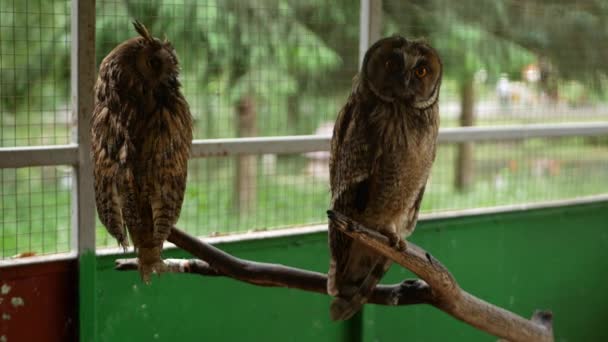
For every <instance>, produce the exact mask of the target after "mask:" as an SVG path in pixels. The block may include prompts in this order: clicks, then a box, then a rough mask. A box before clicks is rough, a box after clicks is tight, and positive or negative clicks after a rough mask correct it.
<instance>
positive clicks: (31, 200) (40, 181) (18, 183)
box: [0, 166, 72, 259]
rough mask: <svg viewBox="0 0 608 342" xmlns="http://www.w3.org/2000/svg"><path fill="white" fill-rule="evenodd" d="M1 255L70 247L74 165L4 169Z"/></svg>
mask: <svg viewBox="0 0 608 342" xmlns="http://www.w3.org/2000/svg"><path fill="white" fill-rule="evenodd" d="M0 180H1V181H2V183H1V184H2V186H1V187H0V259H6V258H11V257H22V256H31V255H40V254H51V253H60V252H67V251H69V250H70V238H71V235H70V231H71V230H70V224H71V193H72V192H71V188H72V176H71V167H68V166H64V167H55V166H44V167H31V168H19V169H1V170H0Z"/></svg>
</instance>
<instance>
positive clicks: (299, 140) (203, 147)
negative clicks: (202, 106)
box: [191, 135, 331, 158]
mask: <svg viewBox="0 0 608 342" xmlns="http://www.w3.org/2000/svg"><path fill="white" fill-rule="evenodd" d="M330 138H331V137H330V136H327V135H295V136H281V137H255V138H233V139H211V140H194V141H193V143H192V152H191V157H192V158H201V157H213V156H228V155H238V154H287V153H305V152H314V151H329V140H330Z"/></svg>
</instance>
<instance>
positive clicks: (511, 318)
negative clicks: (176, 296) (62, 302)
mask: <svg viewBox="0 0 608 342" xmlns="http://www.w3.org/2000/svg"><path fill="white" fill-rule="evenodd" d="M328 215H333V216H332V217H333V218H334V219H335V220H336V222H339V223H342V224H341V225H339V228H340V229H341V230H342V231H343V232H344V233H346V234H348V235H349V236H351V237H352V238H354V239H357V240H360V241H362V242H363V243H365V244H367V245H369V246H370V247H372V248H374V249H376V250H377V251H378V253H381V254H384V255H385V256H387V257H389V258H391V259H392V260H394V261H395V262H397V263H398V264H400V265H402V266H403V267H406V268H408V269H409V270H411V271H412V272H414V273H415V274H417V275H418V276H419V277H420V278H422V280H405V281H403V282H402V283H400V284H394V285H379V286H377V287H376V289H375V290H374V292H373V294H372V296H371V298H370V300H369V303H373V304H380V305H392V306H395V305H411V304H430V305H433V306H435V307H437V308H439V309H441V310H443V311H445V312H446V313H448V314H450V315H451V316H453V317H455V318H457V319H460V320H462V321H464V322H466V323H468V324H470V325H472V326H474V327H476V328H478V329H480V330H483V331H485V332H488V333H490V334H493V335H495V336H498V337H502V338H505V339H508V340H509V341H542V342H545V341H546V342H549V341H553V334H552V328H551V313H550V312H544V311H539V312H536V313H535V314H534V317H533V319H532V320H527V319H524V318H522V317H520V316H517V315H515V314H513V313H511V312H509V311H507V310H504V309H501V308H499V307H496V306H493V305H492V304H489V303H487V302H485V301H483V300H480V299H478V298H475V297H474V296H472V295H470V294H468V293H467V292H465V291H463V290H462V289H461V288H460V287H459V286H458V283H457V282H456V280H455V279H454V277H453V276H452V275H451V274H450V272H449V271H448V270H447V269H446V268H445V267H444V266H443V265H442V264H441V263H440V262H439V261H438V260H437V259H435V258H433V257H432V256H431V255H430V254H428V253H427V252H425V251H424V250H423V249H421V248H420V247H418V246H416V245H414V244H413V243H411V242H408V243H407V249H406V250H405V251H398V250H396V249H393V248H392V247H390V246H389V245H388V240H387V239H386V237H384V236H383V235H380V234H378V233H377V232H375V231H373V230H369V229H367V228H365V227H363V226H361V225H359V224H358V223H356V222H353V221H352V220H350V219H348V218H347V217H345V216H343V215H341V214H339V213H336V212H331V211H330V212H328ZM169 241H170V242H172V243H173V244H175V245H176V246H177V247H180V248H181V249H183V250H185V251H187V252H189V253H190V254H192V255H194V256H195V257H197V258H199V259H201V260H197V259H190V260H186V259H166V260H165V262H166V263H167V265H168V266H169V272H175V273H193V274H199V275H203V276H224V277H230V278H233V279H236V280H239V281H243V282H246V283H249V284H253V285H258V286H268V287H287V288H295V289H300V290H304V291H310V292H317V293H321V294H327V292H326V284H327V276H326V275H325V274H322V273H318V272H312V271H307V270H301V269H298V268H293V267H288V266H283V265H279V264H270V263H260V262H255V261H248V260H244V259H240V258H236V257H234V256H232V255H230V254H228V253H226V252H223V251H221V250H220V249H218V248H215V247H213V246H211V245H210V244H208V243H206V242H204V241H202V240H200V239H198V238H196V237H193V236H191V235H189V234H187V233H185V232H183V231H181V230H179V229H177V228H173V229H172V231H171V235H170V236H169ZM203 260H204V261H203ZM116 264H117V265H116V269H118V270H135V269H137V259H118V260H116Z"/></svg>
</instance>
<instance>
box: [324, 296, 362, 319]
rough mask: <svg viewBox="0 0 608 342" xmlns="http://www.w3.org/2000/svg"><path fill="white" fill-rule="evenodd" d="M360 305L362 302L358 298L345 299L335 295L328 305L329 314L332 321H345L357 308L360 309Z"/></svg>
mask: <svg viewBox="0 0 608 342" xmlns="http://www.w3.org/2000/svg"><path fill="white" fill-rule="evenodd" d="M357 297H358V296H357ZM362 305H363V303H362V302H361V300H360V298H353V299H351V300H346V299H343V298H340V297H336V298H334V300H333V301H332V302H331V305H330V306H329V314H330V317H331V319H332V321H345V320H347V319H350V318H351V317H353V316H354V315H355V314H356V313H357V312H358V311H359V310H361V306H362Z"/></svg>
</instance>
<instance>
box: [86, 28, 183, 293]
mask: <svg viewBox="0 0 608 342" xmlns="http://www.w3.org/2000/svg"><path fill="white" fill-rule="evenodd" d="M133 25H134V26H135V30H136V31H137V32H138V33H139V34H140V36H139V37H135V38H131V39H129V40H127V41H125V42H124V43H122V44H120V45H118V46H117V47H116V48H114V50H112V51H111V52H110V54H108V56H106V58H104V59H103V61H102V62H101V66H100V68H99V76H98V78H97V83H96V84H95V111H94V113H93V117H92V123H91V136H92V137H91V139H92V152H93V163H94V176H95V199H96V202H97V212H98V214H99V218H100V220H101V222H102V223H103V224H104V225H105V226H106V228H107V230H108V232H109V233H110V234H112V236H114V237H115V238H116V239H117V240H118V243H119V244H120V245H121V246H123V247H125V248H126V247H127V246H128V244H129V242H128V238H127V231H128V232H129V236H130V237H131V240H132V242H133V245H134V246H135V249H136V251H137V257H138V259H139V260H138V261H139V271H140V274H141V276H142V279H143V280H144V281H145V282H147V283H148V282H149V281H150V274H151V273H161V272H163V271H164V270H165V265H164V263H163V261H162V259H161V250H162V247H163V242H164V241H165V240H166V239H167V237H168V236H169V233H170V230H171V227H172V226H173V225H174V224H175V222H176V221H177V219H178V218H179V214H180V210H181V206H182V201H183V199H184V191H185V187H186V176H187V163H188V156H189V153H190V146H191V144H192V116H191V115H190V110H189V108H188V103H187V102H186V99H185V98H184V96H183V95H182V93H181V91H180V86H181V85H180V82H179V80H178V73H179V68H178V61H177V56H176V55H175V50H174V49H173V47H172V46H171V43H169V42H168V41H167V40H166V39H165V40H164V41H161V40H159V39H157V38H154V37H152V36H151V35H150V33H149V32H148V30H147V29H146V28H145V27H144V26H143V25H142V24H140V23H139V22H134V23H133Z"/></svg>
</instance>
